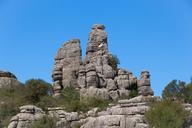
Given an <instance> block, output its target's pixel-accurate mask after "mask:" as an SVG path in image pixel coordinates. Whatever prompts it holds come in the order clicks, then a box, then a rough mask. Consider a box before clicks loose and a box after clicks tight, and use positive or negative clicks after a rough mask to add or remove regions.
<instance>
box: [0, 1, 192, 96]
mask: <svg viewBox="0 0 192 128" xmlns="http://www.w3.org/2000/svg"><path fill="white" fill-rule="evenodd" d="M94 23H102V24H105V26H106V31H107V32H108V35H109V46H110V51H111V52H112V53H114V54H116V55H117V56H118V57H119V59H120V62H121V65H120V66H121V67H124V68H126V69H128V70H130V71H132V72H133V73H134V74H135V75H136V76H137V77H139V74H140V71H141V70H143V69H147V70H149V71H150V72H151V75H152V76H151V79H152V88H153V89H154V91H155V94H156V95H161V92H162V90H163V88H164V87H165V85H166V84H167V83H169V82H170V81H171V80H173V79H180V80H183V81H186V82H189V81H190V77H191V76H192V57H191V55H192V53H191V49H192V1H191V0H118V1H117V0H97V1H91V0H0V70H9V71H11V72H13V73H15V74H16V75H17V77H18V79H19V80H20V81H22V82H25V81H26V80H28V79H30V78H41V79H44V80H46V81H48V82H51V71H52V67H53V63H54V60H53V58H54V56H55V54H56V52H57V50H58V48H59V47H60V46H61V45H62V43H63V42H65V41H67V40H69V39H72V38H80V39H81V46H82V48H83V53H85V47H86V43H87V39H88V33H89V32H90V27H91V26H92V24H94Z"/></svg>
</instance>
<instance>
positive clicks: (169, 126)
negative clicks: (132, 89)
mask: <svg viewBox="0 0 192 128" xmlns="http://www.w3.org/2000/svg"><path fill="white" fill-rule="evenodd" d="M145 117H146V119H147V121H148V123H149V124H150V126H151V127H152V128H153V127H154V128H182V125H183V123H184V121H185V119H186V117H187V112H186V111H185V110H184V108H183V107H182V105H181V104H180V103H178V102H173V101H169V100H164V101H161V102H153V103H152V104H151V107H150V110H149V111H148V112H147V113H146V114H145Z"/></svg>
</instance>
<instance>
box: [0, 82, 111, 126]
mask: <svg viewBox="0 0 192 128" xmlns="http://www.w3.org/2000/svg"><path fill="white" fill-rule="evenodd" d="M51 93H52V87H51V85H50V84H49V83H47V82H45V81H43V80H41V79H31V80H28V81H27V82H26V83H25V85H18V86H7V87H4V88H0V127H5V126H7V125H8V123H9V121H10V118H11V117H12V116H14V115H16V114H17V113H19V107H20V106H22V105H28V104H33V105H36V106H37V107H40V108H42V109H43V110H44V111H47V108H48V107H64V108H65V110H66V111H68V112H71V111H76V112H80V111H81V112H87V111H89V110H90V109H92V108H94V107H98V108H99V109H100V110H104V109H106V108H107V107H108V105H109V103H110V101H108V100H103V99H96V98H88V99H83V100H80V94H79V92H78V91H76V90H75V89H74V88H71V87H67V88H65V89H64V90H63V91H62V93H61V96H60V98H57V99H55V98H53V97H52V96H51V95H50V94H51ZM48 119H49V118H45V120H44V121H43V120H41V121H40V122H39V124H37V125H40V124H41V123H42V122H46V121H47V120H48Z"/></svg>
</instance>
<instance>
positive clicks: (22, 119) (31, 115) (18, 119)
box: [8, 105, 45, 128]
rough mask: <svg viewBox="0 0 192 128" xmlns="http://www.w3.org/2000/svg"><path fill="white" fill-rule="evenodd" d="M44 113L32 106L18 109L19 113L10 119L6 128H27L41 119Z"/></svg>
mask: <svg viewBox="0 0 192 128" xmlns="http://www.w3.org/2000/svg"><path fill="white" fill-rule="evenodd" d="M44 115H45V113H44V112H43V111H42V109H40V108H38V107H36V106H34V105H26V106H22V107H20V113H19V114H17V115H16V116H14V117H12V118H11V121H10V124H9V126H8V128H29V127H30V125H31V124H32V123H34V122H35V121H38V120H39V119H40V118H42V117H43V116H44Z"/></svg>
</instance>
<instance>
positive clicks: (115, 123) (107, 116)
mask: <svg viewBox="0 0 192 128" xmlns="http://www.w3.org/2000/svg"><path fill="white" fill-rule="evenodd" d="M151 100H158V98H156V97H153V96H147V97H146V96H139V97H135V98H133V99H130V100H121V101H119V104H118V105H116V106H113V107H111V108H108V109H107V111H105V112H99V113H98V114H97V115H98V116H97V117H89V118H87V122H86V123H85V124H83V125H82V126H81V128H149V126H148V124H147V122H146V120H145V117H144V114H145V112H146V111H148V110H149V103H150V101H151Z"/></svg>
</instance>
